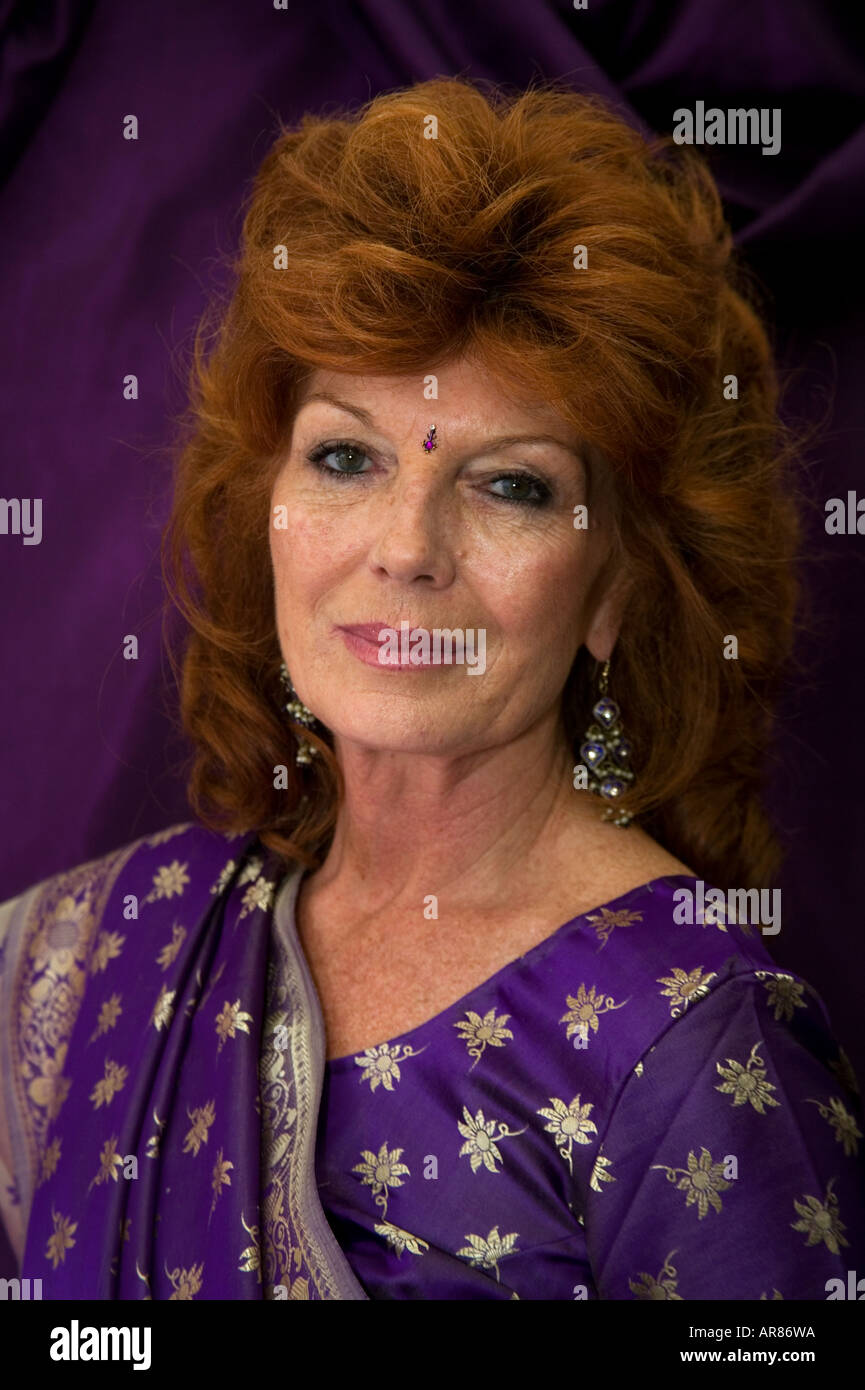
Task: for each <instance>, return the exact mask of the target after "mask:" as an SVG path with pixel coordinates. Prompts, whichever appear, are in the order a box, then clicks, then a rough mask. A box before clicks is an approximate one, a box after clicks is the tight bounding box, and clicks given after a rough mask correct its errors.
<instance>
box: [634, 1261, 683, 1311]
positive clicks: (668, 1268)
mask: <svg viewBox="0 0 865 1390" xmlns="http://www.w3.org/2000/svg"><path fill="white" fill-rule="evenodd" d="M675 1253H676V1252H675V1250H671V1251H670V1253H669V1255H668V1256H667V1258H666V1259H665V1261H664V1263H663V1264H662V1265H661V1268H660V1270H659V1271H658V1277H657V1279H653V1278H652V1276H651V1274H638V1275H637V1282H635V1281H634V1280H633V1279H629V1280H628V1288H629V1289H630V1290H631V1293H632V1294H633V1295H634V1297H635V1298H642V1299H654V1300H661V1299H668V1300H670V1301H671V1302H673V1301H675V1302H676V1303H682V1302H683V1299H682V1296H681V1294H678V1293H676V1288H677V1285H678V1282H679V1280H678V1276H677V1274H676V1268H675V1266H674V1265H672V1264H671V1263H670V1261H671V1260H672V1258H673V1256H674V1255H675ZM639 1280H642V1281H643V1282H642V1283H640V1282H639Z"/></svg>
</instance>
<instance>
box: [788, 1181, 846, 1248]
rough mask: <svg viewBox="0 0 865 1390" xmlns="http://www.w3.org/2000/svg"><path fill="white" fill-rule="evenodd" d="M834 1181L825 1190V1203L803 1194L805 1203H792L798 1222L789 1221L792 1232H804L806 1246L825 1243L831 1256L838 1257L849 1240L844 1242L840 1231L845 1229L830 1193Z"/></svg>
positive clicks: (834, 1197) (832, 1195)
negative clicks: (797, 1215) (806, 1237)
mask: <svg viewBox="0 0 865 1390" xmlns="http://www.w3.org/2000/svg"><path fill="white" fill-rule="evenodd" d="M834 1181H835V1179H834V1178H831V1179H830V1181H829V1186H828V1187H827V1188H826V1201H825V1202H821V1201H820V1200H819V1198H817V1197H809V1196H808V1195H807V1194H805V1193H803V1196H804V1198H805V1203H804V1205H803V1203H802V1202H796V1201H794V1202H793V1206H794V1207H795V1208H796V1211H797V1212H798V1213H799V1216H800V1218H801V1219H800V1220H799V1221H791V1222H790V1225H791V1227H792V1229H793V1230H794V1231H804V1232H805V1233H806V1234H807V1236H808V1239H807V1240H806V1241H805V1244H806V1245H819V1244H820V1243H821V1242H822V1241H825V1243H826V1246H827V1248H828V1249H829V1250H831V1251H832V1254H833V1255H840V1253H841V1246H842V1245H849V1244H850V1242H849V1240H845V1239H844V1237H843V1235H842V1234H841V1232H842V1231H846V1229H847V1227H846V1226H845V1225H844V1222H843V1221H842V1220H841V1218H840V1217H839V1215H838V1198H837V1197H836V1196H835V1193H834V1192H833V1191H832V1184H833V1183H834Z"/></svg>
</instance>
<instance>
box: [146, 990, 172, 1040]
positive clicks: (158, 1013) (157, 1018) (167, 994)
mask: <svg viewBox="0 0 865 1390" xmlns="http://www.w3.org/2000/svg"><path fill="white" fill-rule="evenodd" d="M176 993H177V990H175V989H168V988H167V987H166V986H165V985H163V986H162V988H161V989H160V991H159V998H158V999H157V1001H156V1003H155V1004H154V1006H153V1014H152V1015H151V1020H150V1021H151V1023H152V1024H153V1026H154V1028H155V1029H156V1031H157V1033H158V1032H159V1030H160V1028H167V1027H168V1024H169V1023H170V1022H171V1015H172V1014H173V1013H174V996H175V994H176Z"/></svg>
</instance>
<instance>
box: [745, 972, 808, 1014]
mask: <svg viewBox="0 0 865 1390" xmlns="http://www.w3.org/2000/svg"><path fill="white" fill-rule="evenodd" d="M754 974H755V975H756V977H757V979H758V980H761V981H762V982H763V984H764V985H765V986H766V993H767V995H768V996H769V1004H770V1006H771V1007H772V1008H773V1009H774V1010H775V1020H776V1022H777V1021H778V1020H779V1019H782V1018H783V1019H786V1020H787V1021H788V1022H789V1020H790V1019H791V1018H792V1017H793V1010H794V1009H804V1008H807V1005H806V1003H805V1000H804V999H803V998H802V994H803V991H804V988H805V987H804V985H802V984H800V982H799V981H798V980H794V979H793V976H792V975H785V974H783V972H781V971H779V972H778V973H777V974H773V973H772V972H771V971H768V970H755V972H754Z"/></svg>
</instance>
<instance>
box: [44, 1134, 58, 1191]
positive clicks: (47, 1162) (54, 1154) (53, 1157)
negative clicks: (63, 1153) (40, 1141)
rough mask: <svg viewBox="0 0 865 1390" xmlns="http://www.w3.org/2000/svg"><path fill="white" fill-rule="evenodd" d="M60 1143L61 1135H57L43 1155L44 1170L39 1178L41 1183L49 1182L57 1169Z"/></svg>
mask: <svg viewBox="0 0 865 1390" xmlns="http://www.w3.org/2000/svg"><path fill="white" fill-rule="evenodd" d="M60 1145H61V1140H60V1136H59V1135H56V1136H55V1137H54V1138H53V1139H52V1140H51V1143H50V1144H49V1145H48V1148H47V1149H46V1150H45V1152H44V1154H43V1155H42V1172H41V1175H40V1178H39V1182H40V1185H41V1184H42V1183H43V1182H47V1181H48V1179H49V1178H51V1177H53V1176H54V1174H55V1172H56V1171H57V1165H58V1163H59V1162H60Z"/></svg>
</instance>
